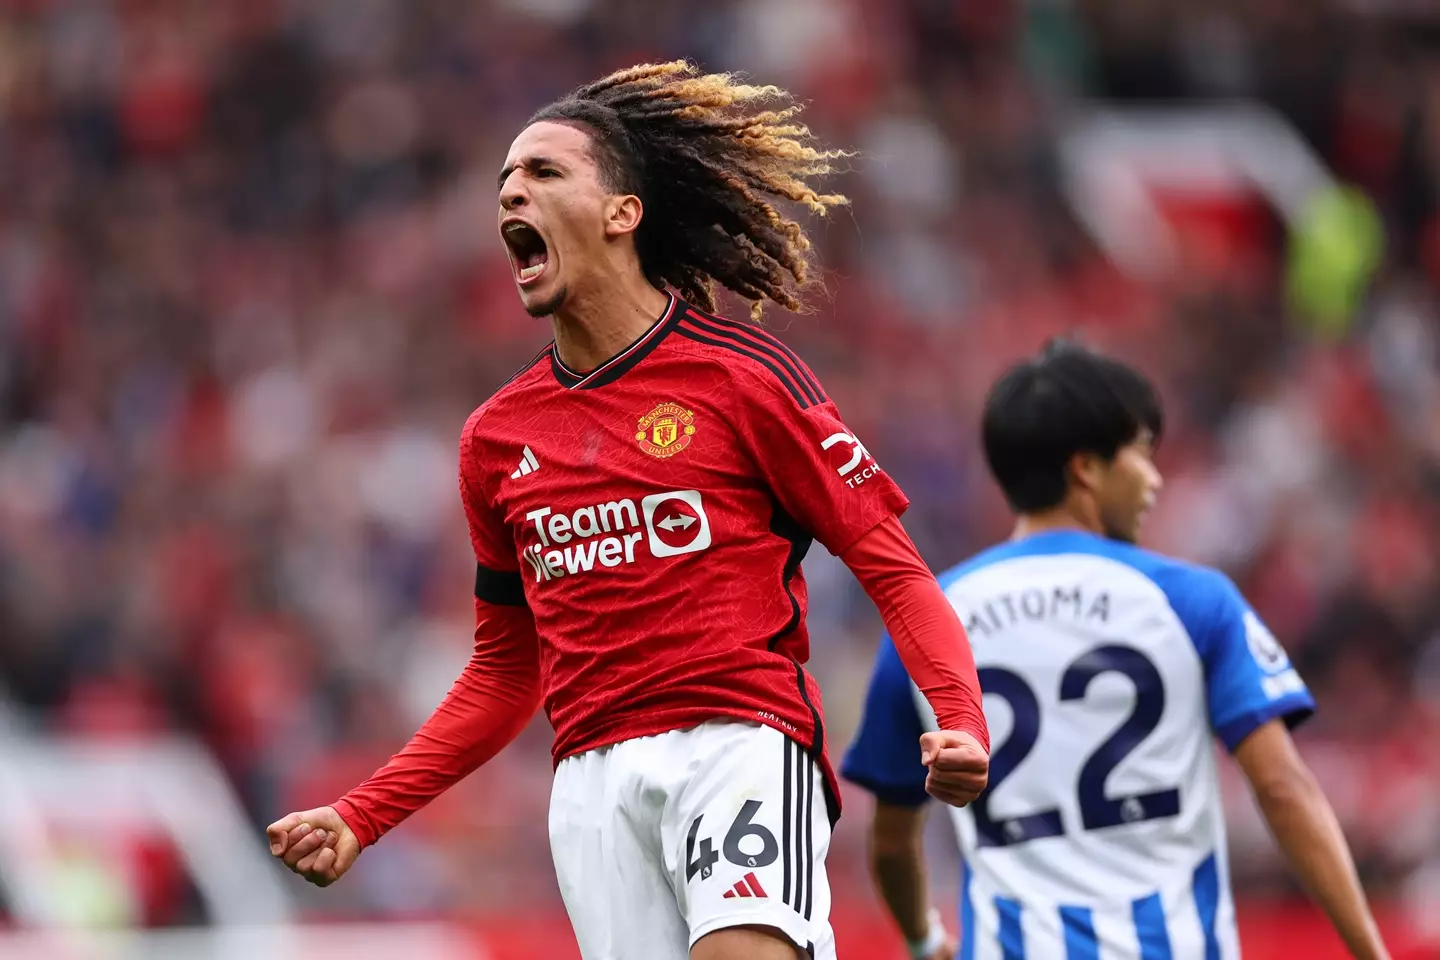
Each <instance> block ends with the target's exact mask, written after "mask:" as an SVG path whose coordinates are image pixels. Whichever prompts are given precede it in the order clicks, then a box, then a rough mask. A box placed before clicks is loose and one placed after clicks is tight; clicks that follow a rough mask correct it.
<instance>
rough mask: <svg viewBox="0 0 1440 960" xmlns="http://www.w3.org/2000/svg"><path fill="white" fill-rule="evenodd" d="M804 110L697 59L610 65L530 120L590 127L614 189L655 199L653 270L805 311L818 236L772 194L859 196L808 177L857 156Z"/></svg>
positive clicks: (699, 295)
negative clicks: (832, 144)
mask: <svg viewBox="0 0 1440 960" xmlns="http://www.w3.org/2000/svg"><path fill="white" fill-rule="evenodd" d="M802 109H803V107H802V106H801V105H800V104H798V103H796V102H795V100H794V98H793V97H791V95H790V94H788V93H786V92H785V91H784V90H781V89H780V88H779V87H772V86H752V85H749V84H746V83H742V82H739V80H738V79H737V78H736V77H735V76H733V75H731V74H727V73H710V74H706V73H702V72H701V71H700V70H699V69H698V68H697V67H696V66H695V65H694V64H692V63H690V62H688V61H686V60H675V61H673V62H670V63H646V64H641V65H639V66H635V67H631V68H629V69H628V70H621V71H618V72H616V73H612V74H610V75H609V76H608V77H605V78H604V79H602V80H599V81H597V82H595V83H592V84H589V85H587V86H583V87H581V88H579V89H578V90H575V91H574V92H573V93H571V94H569V95H568V96H566V97H564V98H562V99H560V100H557V101H555V102H554V103H552V104H550V105H549V106H547V107H545V108H544V109H543V110H541V111H539V112H538V113H536V114H535V116H533V117H531V118H530V122H531V123H536V122H538V121H542V120H544V121H550V122H554V123H568V124H574V125H578V126H580V127H582V128H583V129H584V130H585V132H587V133H589V134H590V135H591V136H592V138H593V143H594V158H595V161H596V164H597V166H598V167H599V169H600V175H601V177H602V179H603V181H604V186H605V187H606V189H608V190H611V191H613V192H615V193H624V194H634V195H635V196H638V197H639V198H640V201H641V203H642V204H644V207H645V216H644V217H643V218H642V220H641V222H640V226H639V228H638V229H637V230H636V236H635V244H636V248H637V250H638V252H639V255H640V264H641V267H642V269H644V271H645V275H646V276H647V277H648V278H649V280H650V281H651V282H652V283H654V284H655V285H656V286H665V285H668V286H670V287H671V288H673V289H674V290H676V291H677V292H678V293H679V294H680V296H682V297H683V298H685V299H686V300H688V301H689V302H691V303H693V304H695V306H697V307H699V308H700V309H702V310H706V311H714V310H715V287H716V285H717V284H718V285H720V286H722V287H725V288H726V289H728V290H731V291H733V292H734V293H736V294H738V295H739V296H741V297H743V298H745V299H746V300H748V301H750V303H751V308H750V313H751V317H752V319H756V320H758V319H759V318H760V314H761V311H762V309H763V305H764V301H765V300H767V299H768V300H771V301H773V302H775V303H777V304H779V305H780V306H782V307H784V308H786V309H787V310H800V309H802V308H803V303H802V301H801V298H800V292H801V288H803V287H805V286H806V285H807V274H808V267H809V252H810V240H809V238H808V237H806V236H805V231H804V230H803V229H801V227H800V224H798V223H796V222H795V221H794V220H792V219H789V218H788V217H786V216H784V215H782V214H781V213H780V212H779V211H777V210H776V209H775V206H774V204H773V203H772V202H771V200H770V199H769V198H784V199H786V200H790V201H793V202H794V203H796V204H798V205H801V206H804V207H807V208H809V210H810V211H811V212H812V213H816V214H819V215H821V216H823V215H825V213H826V212H827V211H828V210H829V209H830V208H831V207H834V206H839V205H841V204H845V203H848V202H849V201H848V200H846V198H845V197H843V196H841V195H839V194H835V193H820V192H819V191H818V190H817V189H816V188H815V187H814V186H812V185H811V183H810V182H809V178H812V177H819V176H824V175H825V174H829V173H831V172H833V168H832V166H831V163H830V161H832V160H835V159H837V158H840V157H845V156H849V154H848V153H847V152H846V151H843V150H826V149H824V148H822V147H820V146H818V145H817V144H816V142H815V138H814V137H813V136H812V135H811V133H810V130H809V128H807V127H806V126H804V125H803V124H801V123H798V122H797V121H796V119H795V118H796V117H797V116H798V115H799V113H800V112H801V110H802Z"/></svg>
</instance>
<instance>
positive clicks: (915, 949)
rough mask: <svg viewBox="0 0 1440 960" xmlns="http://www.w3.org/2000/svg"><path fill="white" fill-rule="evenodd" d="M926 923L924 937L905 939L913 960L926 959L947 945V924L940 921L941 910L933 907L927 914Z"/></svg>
mask: <svg viewBox="0 0 1440 960" xmlns="http://www.w3.org/2000/svg"><path fill="white" fill-rule="evenodd" d="M925 924H926V933H925V936H924V937H923V938H921V939H919V940H907V941H905V946H906V947H907V948H908V949H909V951H910V956H911V958H912V960H926V958H927V957H931V956H933V955H934V954H935V951H936V950H939V949H940V948H941V947H943V946H944V945H945V937H946V933H945V924H944V923H942V922H941V921H940V911H939V910H936V909H935V908H934V907H931V908H930V912H929V913H927V914H925Z"/></svg>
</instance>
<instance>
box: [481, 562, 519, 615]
mask: <svg viewBox="0 0 1440 960" xmlns="http://www.w3.org/2000/svg"><path fill="white" fill-rule="evenodd" d="M475 597H476V599H478V600H484V601H485V602H486V603H493V604H495V605H496V606H501V607H524V606H529V604H527V603H526V602H525V584H524V582H523V581H522V580H521V579H520V571H518V570H511V571H509V572H508V573H507V572H505V571H503V570H491V569H490V568H489V567H482V566H480V564H478V563H477V564H475Z"/></svg>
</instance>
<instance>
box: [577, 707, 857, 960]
mask: <svg viewBox="0 0 1440 960" xmlns="http://www.w3.org/2000/svg"><path fill="white" fill-rule="evenodd" d="M823 780H824V774H822V773H821V772H820V770H819V768H818V766H817V764H816V763H815V761H814V760H813V759H812V758H811V757H810V756H809V755H808V754H807V753H806V752H805V751H804V750H803V749H801V747H800V746H798V745H797V744H796V743H795V742H794V741H792V740H790V739H789V738H788V737H786V736H785V735H784V734H782V733H780V732H779V731H778V730H775V729H773V728H771V727H767V726H763V725H761V724H758V723H743V722H739V721H731V720H714V721H710V722H708V723H703V724H701V725H700V726H698V727H692V728H690V729H688V730H674V731H671V732H669V733H662V734H660V735H658V736H654V737H639V738H637V739H634V740H626V741H624V742H622V743H617V744H615V745H613V746H609V747H602V748H600V749H598V750H589V751H587V752H585V753H582V754H578V755H576V756H573V757H567V758H566V759H564V760H562V761H561V762H560V766H559V768H558V769H557V770H556V771H555V786H554V789H553V790H552V792H551V797H550V850H551V853H552V854H553V856H554V858H555V874H556V876H557V877H558V878H559V881H560V893H561V895H562V896H564V898H565V909H566V910H567V911H568V912H569V914H570V922H571V924H572V925H573V926H574V928H575V938H576V940H577V941H579V944H580V955H581V956H582V957H583V958H584V960H686V958H687V957H689V955H690V947H691V946H692V945H693V944H694V943H695V941H697V940H699V939H700V938H701V937H703V936H705V935H706V934H707V933H713V932H714V931H716V930H720V929H723V928H725V927H736V926H743V925H757V926H765V927H773V928H775V929H778V930H780V931H781V932H782V933H784V934H785V936H787V937H789V938H790V940H792V941H793V942H794V943H795V945H796V946H797V947H799V948H800V949H801V950H803V951H807V952H808V953H809V954H810V956H812V957H815V958H817V960H833V958H834V956H835V937H834V934H833V933H832V932H831V930H830V884H829V881H828V880H827V879H826V876H825V853H826V851H827V850H828V849H829V847H830V816H829V810H828V805H827V802H826V799H825V790H824V783H823Z"/></svg>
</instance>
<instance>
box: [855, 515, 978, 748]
mask: <svg viewBox="0 0 1440 960" xmlns="http://www.w3.org/2000/svg"><path fill="white" fill-rule="evenodd" d="M841 559H842V560H844V561H845V564H846V565H847V566H848V567H849V568H850V570H851V571H852V572H853V573H854V574H855V578H856V579H857V580H859V581H860V585H861V586H862V587H864V588H865V592H866V593H867V594H869V595H870V599H872V600H874V601H875V606H876V607H877V608H878V609H879V610H880V616H881V618H882V619H883V620H884V621H885V626H886V628H887V629H888V630H889V631H890V637H891V639H893V640H894V641H895V650H896V652H897V653H899V654H900V661H901V662H902V663H903V664H905V672H906V673H908V674H910V677H911V679H913V680H914V681H915V685H916V686H917V687H919V688H920V692H921V693H923V694H924V695H925V699H926V700H927V701H928V702H929V703H930V706H931V707H932V708H933V709H934V710H935V716H936V718H937V719H938V720H939V721H940V729H942V730H959V731H964V732H966V733H968V734H970V735H971V736H973V737H974V738H975V739H976V740H978V741H980V745H981V746H982V747H984V748H985V751H986V752H987V753H988V752H989V751H990V730H989V727H988V726H986V723H985V711H984V708H983V706H982V703H981V699H980V679H979V677H978V676H977V675H976V672H975V655H974V654H973V653H972V652H971V650H970V641H969V638H967V637H966V636H965V628H964V627H963V626H961V624H960V618H959V617H958V616H957V615H956V613H955V608H954V607H952V606H951V605H950V601H949V600H947V599H946V598H945V592H944V591H943V590H941V589H940V584H938V583H936V582H935V575H934V574H932V573H931V572H930V568H929V567H927V566H925V561H924V560H922V559H921V558H920V553H919V551H917V550H916V549H915V544H914V543H912V542H911V541H910V537H909V536H908V535H907V534H906V533H905V528H904V527H902V526H901V525H900V521H898V520H887V521H885V522H884V523H882V524H880V526H878V527H876V528H875V529H874V530H871V531H870V532H869V533H867V534H865V536H863V537H861V538H860V539H859V540H858V541H857V542H856V543H855V545H854V546H853V547H851V548H850V549H849V550H846V551H845V555H844V556H843V557H842V558H841Z"/></svg>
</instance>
